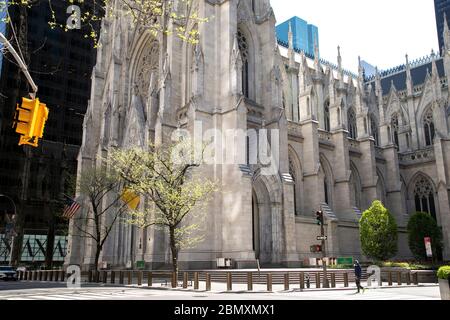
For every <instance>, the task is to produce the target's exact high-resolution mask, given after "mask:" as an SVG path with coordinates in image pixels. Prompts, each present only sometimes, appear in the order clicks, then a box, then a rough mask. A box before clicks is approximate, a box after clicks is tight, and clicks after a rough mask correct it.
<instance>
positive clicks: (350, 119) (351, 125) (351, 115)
mask: <svg viewBox="0 0 450 320" xmlns="http://www.w3.org/2000/svg"><path fill="white" fill-rule="evenodd" d="M347 123H348V132H349V137H350V138H352V139H356V138H357V136H358V132H357V129H356V115H355V111H353V109H352V108H350V109H348V113H347Z"/></svg>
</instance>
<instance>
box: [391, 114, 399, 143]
mask: <svg viewBox="0 0 450 320" xmlns="http://www.w3.org/2000/svg"><path fill="white" fill-rule="evenodd" d="M391 126H392V130H391V132H392V142H394V143H395V145H396V146H397V148H398V147H399V142H398V141H399V140H398V129H399V125H398V115H397V114H394V115H393V116H392V119H391Z"/></svg>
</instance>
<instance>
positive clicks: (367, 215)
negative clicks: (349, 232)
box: [359, 201, 398, 261]
mask: <svg viewBox="0 0 450 320" xmlns="http://www.w3.org/2000/svg"><path fill="white" fill-rule="evenodd" d="M359 229H360V237H361V248H362V251H363V253H364V254H365V255H366V256H368V257H370V258H372V259H375V260H377V261H384V260H388V259H389V258H392V257H393V256H395V254H396V253H397V240H398V234H397V223H396V222H395V218H394V217H393V216H392V214H391V213H390V212H389V210H387V209H386V208H385V207H384V206H383V204H382V203H381V201H374V202H373V203H372V206H371V207H370V208H369V209H367V210H366V211H365V212H364V213H363V215H362V217H361V220H360V221H359Z"/></svg>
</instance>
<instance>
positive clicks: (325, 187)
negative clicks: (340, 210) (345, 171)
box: [323, 177, 330, 205]
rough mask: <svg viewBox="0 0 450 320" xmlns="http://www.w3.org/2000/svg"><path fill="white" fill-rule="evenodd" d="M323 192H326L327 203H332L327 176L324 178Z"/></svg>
mask: <svg viewBox="0 0 450 320" xmlns="http://www.w3.org/2000/svg"><path fill="white" fill-rule="evenodd" d="M323 192H324V194H325V203H326V204H327V205H330V194H329V192H330V190H329V189H328V179H327V178H326V177H325V179H323Z"/></svg>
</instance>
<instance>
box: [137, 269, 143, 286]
mask: <svg viewBox="0 0 450 320" xmlns="http://www.w3.org/2000/svg"><path fill="white" fill-rule="evenodd" d="M137 282H138V283H137V284H138V286H142V271H138V273H137Z"/></svg>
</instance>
